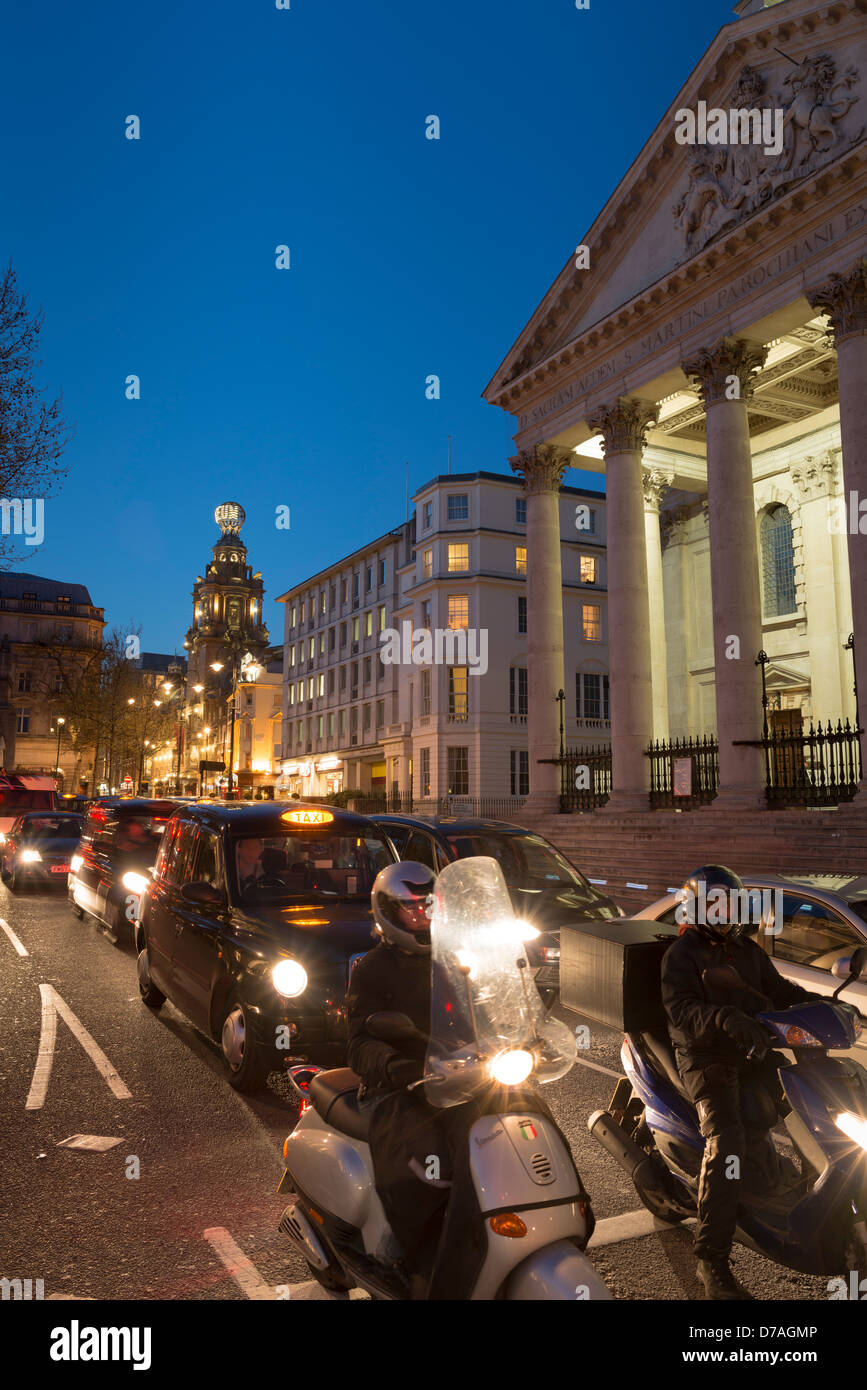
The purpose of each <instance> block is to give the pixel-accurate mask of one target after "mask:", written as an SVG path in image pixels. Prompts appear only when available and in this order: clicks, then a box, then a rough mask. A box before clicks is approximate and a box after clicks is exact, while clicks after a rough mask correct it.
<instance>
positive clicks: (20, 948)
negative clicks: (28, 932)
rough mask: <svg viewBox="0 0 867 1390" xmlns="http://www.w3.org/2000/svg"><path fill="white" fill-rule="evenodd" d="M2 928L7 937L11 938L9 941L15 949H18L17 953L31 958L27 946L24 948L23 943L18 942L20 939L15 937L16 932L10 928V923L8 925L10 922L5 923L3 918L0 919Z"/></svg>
mask: <svg viewBox="0 0 867 1390" xmlns="http://www.w3.org/2000/svg"><path fill="white" fill-rule="evenodd" d="M0 927H2V928H3V930H4V931H5V933H6V935H7V936H8V937H9V940H10V941H11V942H12V945H13V946H14V947H15V949H16V951H17V952H18V954H19V956H29V955H30V952H29V951H28V949H27V947H26V946H22V944H21V942H20V941H19V940H18V937H17V936H16V935H15V933H14V931H13V930H12V928H11V927H10V925H9V923H8V922H4V921H3V918H2V917H0Z"/></svg>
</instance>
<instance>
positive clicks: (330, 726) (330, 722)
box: [328, 710, 334, 738]
mask: <svg viewBox="0 0 867 1390" xmlns="http://www.w3.org/2000/svg"><path fill="white" fill-rule="evenodd" d="M328 737H329V738H333V737H334V711H333V710H332V711H331V713H330V714H329V716H328Z"/></svg>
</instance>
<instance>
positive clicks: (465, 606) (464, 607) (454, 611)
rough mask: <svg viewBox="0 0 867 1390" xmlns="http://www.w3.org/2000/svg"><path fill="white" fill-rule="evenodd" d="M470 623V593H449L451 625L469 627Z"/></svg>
mask: <svg viewBox="0 0 867 1390" xmlns="http://www.w3.org/2000/svg"><path fill="white" fill-rule="evenodd" d="M469 625H470V596H469V594H449V627H454V628H467V627H469Z"/></svg>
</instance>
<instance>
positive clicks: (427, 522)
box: [421, 502, 433, 751]
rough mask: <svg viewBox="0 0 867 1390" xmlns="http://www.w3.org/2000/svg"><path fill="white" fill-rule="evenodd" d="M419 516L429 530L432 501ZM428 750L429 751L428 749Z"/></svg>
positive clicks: (426, 504) (425, 528)
mask: <svg viewBox="0 0 867 1390" xmlns="http://www.w3.org/2000/svg"><path fill="white" fill-rule="evenodd" d="M421 516H422V523H421V524H422V529H423V530H424V531H429V530H430V528H431V523H432V521H433V503H432V502H425V504H424V507H423V508H422V513H421ZM428 751H430V750H428Z"/></svg>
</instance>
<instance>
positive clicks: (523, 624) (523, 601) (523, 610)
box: [518, 594, 527, 633]
mask: <svg viewBox="0 0 867 1390" xmlns="http://www.w3.org/2000/svg"><path fill="white" fill-rule="evenodd" d="M526 631H527V596H526V594H521V596H520V598H519V599H518V632H519V633H522V632H524V633H525V632H526Z"/></svg>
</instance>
